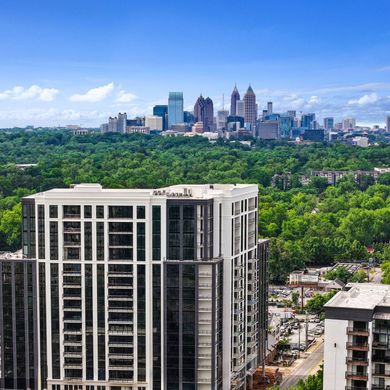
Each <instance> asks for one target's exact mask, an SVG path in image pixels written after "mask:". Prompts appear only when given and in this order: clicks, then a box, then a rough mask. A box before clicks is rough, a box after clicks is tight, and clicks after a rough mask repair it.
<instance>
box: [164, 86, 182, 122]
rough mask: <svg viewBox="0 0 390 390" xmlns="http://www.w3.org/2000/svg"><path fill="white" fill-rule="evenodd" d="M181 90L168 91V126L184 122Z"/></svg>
mask: <svg viewBox="0 0 390 390" xmlns="http://www.w3.org/2000/svg"><path fill="white" fill-rule="evenodd" d="M183 105H184V101H183V92H169V98H168V128H169V129H170V128H171V127H172V126H173V125H176V124H179V123H183V122H184V109H183Z"/></svg>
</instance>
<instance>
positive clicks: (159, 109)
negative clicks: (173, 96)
mask: <svg viewBox="0 0 390 390" xmlns="http://www.w3.org/2000/svg"><path fill="white" fill-rule="evenodd" d="M153 115H155V116H160V117H161V118H162V120H163V130H167V129H168V106H166V105H157V106H154V107H153Z"/></svg>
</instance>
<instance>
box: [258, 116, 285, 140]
mask: <svg viewBox="0 0 390 390" xmlns="http://www.w3.org/2000/svg"><path fill="white" fill-rule="evenodd" d="M279 133H280V131H279V121H270V120H267V121H265V122H260V123H259V128H258V134H257V136H258V137H259V138H260V139H278V138H279Z"/></svg>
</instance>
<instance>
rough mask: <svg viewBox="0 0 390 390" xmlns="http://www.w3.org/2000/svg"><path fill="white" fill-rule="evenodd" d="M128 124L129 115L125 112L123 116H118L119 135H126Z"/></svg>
mask: <svg viewBox="0 0 390 390" xmlns="http://www.w3.org/2000/svg"><path fill="white" fill-rule="evenodd" d="M126 124H127V114H126V113H125V112H124V113H123V114H121V113H119V114H118V130H117V131H118V133H122V134H124V133H126Z"/></svg>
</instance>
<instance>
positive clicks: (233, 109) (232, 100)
mask: <svg viewBox="0 0 390 390" xmlns="http://www.w3.org/2000/svg"><path fill="white" fill-rule="evenodd" d="M238 100H240V93H239V92H238V89H237V85H235V86H234V89H233V92H232V95H231V98H230V115H231V116H236V115H237V116H241V115H239V114H238V113H237V101H238Z"/></svg>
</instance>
